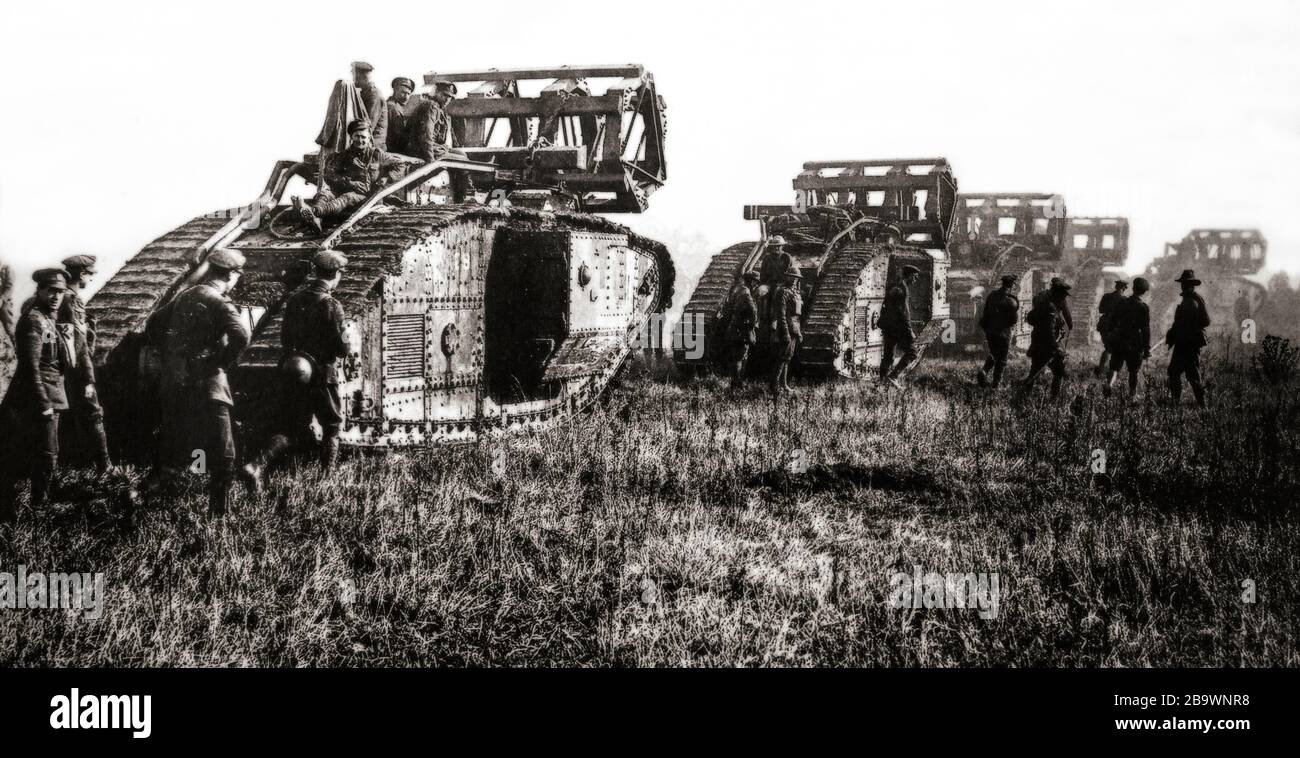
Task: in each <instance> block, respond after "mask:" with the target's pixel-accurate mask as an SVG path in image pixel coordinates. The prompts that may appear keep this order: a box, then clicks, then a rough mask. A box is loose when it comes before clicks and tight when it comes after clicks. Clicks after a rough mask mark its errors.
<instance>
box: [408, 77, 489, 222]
mask: <svg viewBox="0 0 1300 758" xmlns="http://www.w3.org/2000/svg"><path fill="white" fill-rule="evenodd" d="M455 96H456V83H455V82H449V81H447V80H445V79H439V80H437V81H435V82H434V83H433V91H432V92H426V93H424V94H423V95H421V96H420V101H419V102H418V103H416V105H415V107H414V108H413V109H412V110H411V117H410V119H409V120H408V122H407V127H406V128H407V136H406V147H407V149H408V150H410V154H411V155H412V156H414V157H416V158H419V159H420V160H423V161H436V160H440V159H442V158H448V157H450V158H457V159H460V160H469V156H467V155H466V154H465V153H464V152H462V151H460V150H456V149H454V148H452V147H451V146H450V138H451V117H450V116H448V115H447V103H449V102H451V101H452V99H453V98H454V97H455ZM451 189H452V194H454V195H455V196H456V198H457V199H463V198H466V197H468V196H469V194H470V193H472V192H473V191H474V184H473V181H472V180H471V179H470V177H469V176H468V175H466V174H465V173H463V172H459V171H453V172H451Z"/></svg>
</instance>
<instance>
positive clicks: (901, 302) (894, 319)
mask: <svg viewBox="0 0 1300 758" xmlns="http://www.w3.org/2000/svg"><path fill="white" fill-rule="evenodd" d="M908 300H909V295H908V292H907V285H905V284H903V283H902V282H899V283H898V284H895V285H894V286H893V287H890V288H889V291H888V292H886V293H885V303H884V305H883V306H882V307H881V309H880V322H879V323H880V330H881V331H882V332H884V333H885V334H888V335H890V336H893V335H903V336H910V335H911V334H912V306H911V305H910V304H909V303H908Z"/></svg>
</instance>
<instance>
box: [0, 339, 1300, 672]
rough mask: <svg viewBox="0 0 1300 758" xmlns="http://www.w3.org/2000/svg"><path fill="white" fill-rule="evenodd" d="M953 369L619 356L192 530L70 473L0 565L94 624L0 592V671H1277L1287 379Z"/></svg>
mask: <svg viewBox="0 0 1300 758" xmlns="http://www.w3.org/2000/svg"><path fill="white" fill-rule="evenodd" d="M1021 361H1022V362H1021V363H1017V364H1016V365H1015V367H1014V374H1015V375H1017V376H1018V375H1021V374H1023V371H1024V364H1023V359H1021ZM1081 363H1082V362H1081V361H1080V363H1077V364H1076V366H1078V365H1081ZM970 372H971V368H970V366H969V364H958V363H953V362H945V361H939V360H931V361H927V362H926V363H925V364H923V366H922V368H921V369H920V370H919V371H918V372H917V375H916V377H915V382H914V384H913V385H912V386H911V387H909V388H908V389H906V390H905V391H903V392H901V393H899V392H896V391H895V392H884V391H882V390H879V389H876V388H874V387H873V386H871V385H867V384H851V383H836V384H830V385H822V386H813V385H807V384H800V385H798V391H797V393H796V394H795V395H794V396H793V397H792V398H789V399H786V400H782V401H781V402H780V403H779V404H776V405H774V404H773V403H772V402H771V401H770V400H769V399H767V398H765V397H764V395H763V393H762V392H761V391H760V390H759V389H758V387H757V386H755V388H754V389H753V390H752V391H751V392H749V393H747V394H745V395H743V396H741V397H740V398H738V399H735V400H729V399H727V398H726V396H725V393H723V392H722V391H721V387H722V385H721V384H720V383H719V382H718V380H716V379H705V380H700V381H684V380H676V379H672V378H670V377H669V376H668V374H669V372H668V371H667V370H665V369H664V368H663V367H659V368H657V369H647V368H645V367H633V368H632V369H630V370H629V371H628V372H626V374H625V375H624V376H623V377H622V379H621V381H620V383H619V385H618V386H617V387H616V388H615V389H614V391H613V392H611V393H610V394H609V395H608V396H607V398H606V401H605V402H604V403H603V404H602V405H601V406H600V407H598V408H595V409H593V410H592V411H591V412H589V413H587V414H584V415H583V416H582V417H581V418H579V419H577V420H576V421H575V422H574V423H573V424H571V425H568V426H566V427H564V428H560V429H556V430H553V431H550V432H547V433H544V434H540V435H537V436H533V437H517V438H510V439H503V440H500V441H496V442H491V443H484V444H482V445H480V446H477V447H466V448H460V449H449V450H430V451H418V452H410V453H404V454H398V455H391V456H388V457H375V456H371V457H359V458H353V459H351V460H348V461H347V462H346V463H345V464H344V465H343V466H342V467H341V468H340V470H339V471H338V472H336V473H335V474H334V475H333V476H331V477H330V478H329V479H328V480H322V479H321V478H320V476H319V474H318V473H316V472H315V471H314V470H308V471H307V472H305V473H303V474H302V475H300V476H298V477H296V478H291V477H290V476H288V475H287V474H286V475H284V476H280V477H277V478H274V479H273V480H272V482H271V484H270V487H269V488H268V493H267V496H266V498H265V499H264V500H263V501H262V502H258V503H254V502H249V501H248V500H246V499H245V498H244V497H243V495H242V493H241V494H239V495H238V496H237V504H236V505H237V508H238V512H237V513H236V514H235V515H234V516H232V517H229V518H227V519H226V520H225V522H223V523H219V524H218V523H212V522H209V521H208V520H206V519H205V518H204V517H202V516H201V515H198V513H199V509H200V508H201V506H202V504H203V502H204V501H203V491H202V486H201V484H200V483H198V482H194V483H193V484H191V485H190V488H189V490H188V491H187V494H186V496H185V497H184V498H183V499H181V500H179V501H178V502H176V503H175V505H174V507H173V508H171V509H170V510H165V511H164V510H151V511H139V512H136V513H135V515H134V525H133V526H132V527H131V528H124V527H123V526H122V524H121V519H120V512H121V496H120V490H121V487H120V486H118V487H117V488H116V489H114V488H108V489H107V491H106V490H105V488H97V487H95V486H94V485H93V483H91V482H89V481H87V480H85V479H84V478H82V477H81V476H79V475H75V474H74V475H69V476H67V477H65V479H64V480H63V481H62V482H61V483H60V486H59V488H58V492H57V494H58V495H59V497H58V499H59V501H60V502H58V503H56V504H54V505H53V506H51V507H50V508H48V509H47V510H46V511H44V512H42V513H38V514H32V513H31V512H30V511H24V512H23V519H24V520H23V521H22V523H21V525H20V527H19V529H18V531H17V533H16V534H15V536H14V540H13V544H12V545H11V546H8V547H6V548H4V550H5V553H4V554H3V560H0V570H5V571H12V570H13V567H14V565H15V564H24V565H26V566H27V569H28V571H35V570H63V571H102V572H104V573H105V575H106V577H105V580H106V584H107V593H108V598H107V606H106V609H105V614H104V617H103V618H102V619H99V620H86V619H83V618H79V617H78V616H77V614H75V613H69V612H60V611H39V610H23V611H12V610H11V611H2V610H0V665H6V666H10V665H21V666H43V665H56V666H64V665H108V664H118V665H142V666H177V665H202V666H247V665H270V666H301V665H311V666H404V665H450V666H463V665H492V666H501V665H511V666H537V665H542V666H574V665H579V666H642V665H656V666H681V665H692V666H759V665H769V666H810V665H812V666H1001V665H1015V666H1175V665H1188V666H1207V665H1208V666H1270V665H1285V666H1295V665H1298V664H1300V644H1298V640H1297V628H1296V627H1297V620H1298V619H1300V602H1298V601H1300V555H1298V552H1297V548H1298V547H1300V539H1297V538H1298V537H1300V529H1298V521H1300V519H1298V518H1297V505H1296V492H1297V485H1298V484H1300V482H1298V481H1297V480H1298V479H1300V466H1298V465H1297V462H1298V461H1300V455H1298V448H1300V409H1298V404H1297V401H1296V399H1295V397H1294V393H1293V391H1281V390H1277V389H1268V388H1264V387H1261V386H1260V385H1257V384H1255V383H1253V382H1252V381H1250V378H1249V377H1248V376H1247V375H1246V373H1245V372H1244V371H1242V372H1233V371H1232V370H1231V369H1230V368H1228V367H1223V366H1221V367H1218V368H1217V369H1216V370H1214V371H1212V372H1211V374H1212V377H1211V381H1212V382H1213V384H1214V388H1213V393H1214V407H1212V408H1211V409H1209V410H1205V411H1197V410H1195V409H1193V408H1191V407H1190V406H1185V407H1182V408H1171V407H1168V406H1166V405H1163V404H1160V403H1157V402H1155V401H1156V400H1157V399H1160V400H1162V399H1163V397H1164V393H1163V392H1162V391H1161V389H1162V388H1161V387H1159V386H1157V385H1156V380H1157V379H1160V378H1162V374H1161V372H1160V371H1159V370H1158V369H1154V370H1153V371H1152V373H1151V374H1150V375H1149V378H1148V379H1147V380H1146V381H1147V387H1146V388H1144V389H1143V391H1142V392H1143V395H1144V397H1143V400H1142V402H1140V403H1138V404H1136V405H1132V406H1129V405H1126V404H1124V403H1122V402H1120V401H1118V400H1103V399H1102V398H1101V397H1100V396H1099V393H1097V391H1096V389H1097V388H1096V387H1095V386H1093V385H1091V384H1085V383H1084V382H1083V381H1082V380H1076V383H1075V384H1074V385H1073V387H1072V391H1071V394H1070V396H1069V397H1066V398H1063V399H1062V400H1061V402H1059V403H1057V402H1051V401H1049V400H1048V399H1047V398H1046V384H1047V382H1042V383H1040V387H1039V394H1038V395H1036V396H1033V397H1031V398H1029V399H1026V400H1016V399H1013V398H1012V397H1010V396H1009V394H1007V393H1004V394H1002V395H999V396H997V397H995V398H992V399H989V398H988V397H987V396H986V395H984V394H983V393H981V392H980V391H979V390H977V389H976V388H975V387H974V384H973V382H972V381H971V377H970ZM1148 392H1149V393H1150V394H1147V393H1148ZM1187 394H1188V395H1190V392H1188V393H1187ZM1185 402H1190V397H1188V398H1185ZM1098 450H1101V451H1104V453H1105V471H1104V472H1097V471H1094V468H1093V467H1094V464H1095V463H1096V462H1097V461H1098V456H1097V453H1096V452H1095V451H1098ZM914 566H920V567H921V570H923V571H926V572H930V571H935V572H941V573H946V572H961V573H965V572H996V573H997V574H998V576H999V577H1000V593H1001V594H1000V602H999V609H998V614H997V617H996V618H988V619H986V618H982V617H981V616H980V615H979V614H978V613H977V612H976V610H974V609H940V608H934V609H925V608H921V609H899V608H893V607H890V605H889V604H888V603H887V602H886V601H887V598H888V597H889V594H890V591H891V584H890V575H891V574H893V573H894V572H896V571H901V572H904V573H909V574H910V573H911V572H912V571H913V567H914ZM1248 580H1249V581H1250V582H1253V585H1254V587H1255V588H1256V592H1257V597H1256V598H1255V602H1253V603H1252V602H1245V601H1243V592H1244V590H1243V586H1244V585H1243V582H1247V581H1248Z"/></svg>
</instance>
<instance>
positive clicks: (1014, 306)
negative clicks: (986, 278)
mask: <svg viewBox="0 0 1300 758" xmlns="http://www.w3.org/2000/svg"><path fill="white" fill-rule="evenodd" d="M1015 287H1016V277H1015V276H1014V275H1012V274H1007V275H1006V276H1003V277H1002V286H1001V287H1000V288H998V289H996V290H994V291H993V292H992V293H990V294H989V296H988V299H987V300H985V301H984V311H983V312H982V313H981V314H980V321H979V326H980V329H982V330H984V339H985V341H986V342H987V343H988V346H989V354H988V357H986V358H985V359H984V367H983V368H981V369H980V371H979V373H978V374H976V376H975V378H976V380H977V381H978V382H979V385H980V386H981V387H989V386H992V387H993V389H997V388H998V385H999V384H1000V383H1001V382H1002V372H1003V371H1005V370H1006V367H1007V354H1008V353H1010V352H1011V330H1012V329H1014V328H1015V326H1016V322H1017V321H1019V317H1020V298H1018V297H1016V291H1015ZM990 370H991V371H992V372H993V378H992V380H990V379H989V371H990Z"/></svg>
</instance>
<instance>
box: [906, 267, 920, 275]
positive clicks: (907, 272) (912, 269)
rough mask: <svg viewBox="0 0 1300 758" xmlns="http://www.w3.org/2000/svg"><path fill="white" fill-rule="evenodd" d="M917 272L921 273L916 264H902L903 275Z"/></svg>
mask: <svg viewBox="0 0 1300 758" xmlns="http://www.w3.org/2000/svg"><path fill="white" fill-rule="evenodd" d="M919 273H921V269H919V268H917V267H916V266H911V265H908V266H903V276H911V275H912V274H919Z"/></svg>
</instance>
